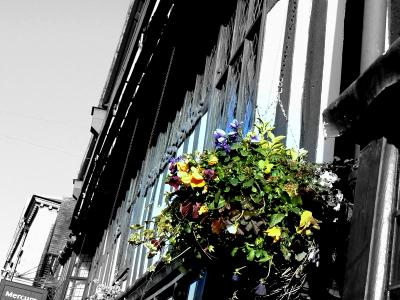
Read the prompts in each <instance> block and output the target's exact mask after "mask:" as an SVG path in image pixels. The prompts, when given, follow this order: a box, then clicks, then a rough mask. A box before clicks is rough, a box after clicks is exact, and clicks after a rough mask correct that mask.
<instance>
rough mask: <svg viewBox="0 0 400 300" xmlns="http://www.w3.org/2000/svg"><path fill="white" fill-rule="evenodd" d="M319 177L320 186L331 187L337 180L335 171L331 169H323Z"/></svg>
mask: <svg viewBox="0 0 400 300" xmlns="http://www.w3.org/2000/svg"><path fill="white" fill-rule="evenodd" d="M319 179H320V180H319V184H320V186H322V187H328V188H332V186H333V185H332V184H333V183H335V182H336V181H338V179H339V178H338V176H337V175H336V174H335V173H333V172H331V171H325V172H324V173H322V174H321V175H320V177H319Z"/></svg>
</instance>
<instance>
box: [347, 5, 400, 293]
mask: <svg viewBox="0 0 400 300" xmlns="http://www.w3.org/2000/svg"><path fill="white" fill-rule="evenodd" d="M386 14H387V0H365V1H364V20H363V33H362V46H361V61H360V73H362V72H364V71H365V70H366V69H367V68H368V67H369V66H370V65H371V63H372V62H374V61H375V59H376V58H378V57H379V56H380V55H381V54H382V53H383V52H384V50H385V31H386ZM359 151H360V148H359V146H358V147H356V151H355V152H356V157H357V156H358V155H359ZM396 162H397V151H396V149H395V147H394V146H393V145H390V144H387V141H386V139H385V138H383V145H382V150H381V157H380V170H379V176H378V178H377V180H378V187H377V193H376V199H375V211H374V219H373V225H372V234H371V242H370V251H369V259H368V272H367V279H366V283H365V294H364V299H366V300H380V299H385V290H386V281H387V274H388V271H389V270H388V268H389V264H388V252H389V244H390V243H389V237H390V221H391V213H392V209H393V203H394V202H393V200H394V197H395V192H394V186H395V185H394V180H395V177H396V166H397V163H396Z"/></svg>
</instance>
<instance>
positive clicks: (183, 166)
mask: <svg viewBox="0 0 400 300" xmlns="http://www.w3.org/2000/svg"><path fill="white" fill-rule="evenodd" d="M176 166H177V168H178V171H180V172H188V171H189V164H188V162H187V161H180V162H178V163H177V164H176Z"/></svg>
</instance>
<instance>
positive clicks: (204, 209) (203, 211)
mask: <svg viewBox="0 0 400 300" xmlns="http://www.w3.org/2000/svg"><path fill="white" fill-rule="evenodd" d="M206 213H208V206H207V204H203V205H202V206H200V208H199V215H202V214H206Z"/></svg>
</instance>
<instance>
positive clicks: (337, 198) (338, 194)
mask: <svg viewBox="0 0 400 300" xmlns="http://www.w3.org/2000/svg"><path fill="white" fill-rule="evenodd" d="M335 197H336V200H337V201H339V202H342V201H343V193H342V192H341V191H339V190H338V191H337V193H336V195H335Z"/></svg>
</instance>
